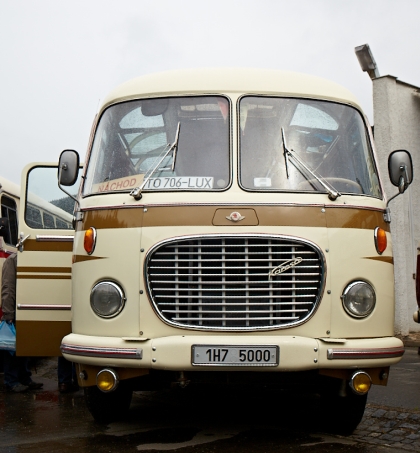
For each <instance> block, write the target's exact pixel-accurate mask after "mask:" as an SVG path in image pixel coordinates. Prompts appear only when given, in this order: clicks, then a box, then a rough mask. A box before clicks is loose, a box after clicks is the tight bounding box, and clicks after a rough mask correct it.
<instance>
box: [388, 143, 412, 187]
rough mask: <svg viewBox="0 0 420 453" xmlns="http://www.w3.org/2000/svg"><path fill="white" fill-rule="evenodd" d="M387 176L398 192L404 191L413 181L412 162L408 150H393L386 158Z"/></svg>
mask: <svg viewBox="0 0 420 453" xmlns="http://www.w3.org/2000/svg"><path fill="white" fill-rule="evenodd" d="M388 172H389V178H390V180H391V182H392V184H393V185H394V186H397V187H398V190H399V192H400V193H404V192H405V191H406V189H407V188H408V186H409V185H410V184H411V183H412V181H413V162H412V160H411V155H410V153H409V152H408V151H405V150H403V149H400V150H396V151H393V152H392V153H391V154H390V155H389V158H388Z"/></svg>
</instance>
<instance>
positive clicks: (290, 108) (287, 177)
mask: <svg viewBox="0 0 420 453" xmlns="http://www.w3.org/2000/svg"><path fill="white" fill-rule="evenodd" d="M239 110H240V111H239V115H240V119H239V121H240V184H241V186H242V187H243V188H245V189H247V190H258V191H261V190H264V191H265V190H268V191H269V190H274V191H299V192H304V191H318V192H327V193H330V194H331V193H338V195H340V194H341V193H347V194H358V195H369V196H373V197H380V196H381V189H380V186H379V179H378V175H377V172H376V168H375V166H374V163H373V157H372V150H371V148H370V145H369V141H368V139H367V135H366V134H367V132H366V128H365V125H364V122H363V119H362V117H361V115H360V113H359V112H358V111H357V110H356V109H354V108H352V107H350V106H348V105H342V104H338V103H334V102H327V101H317V100H308V99H295V98H274V97H256V96H246V97H243V98H242V99H241V101H240V109H239Z"/></svg>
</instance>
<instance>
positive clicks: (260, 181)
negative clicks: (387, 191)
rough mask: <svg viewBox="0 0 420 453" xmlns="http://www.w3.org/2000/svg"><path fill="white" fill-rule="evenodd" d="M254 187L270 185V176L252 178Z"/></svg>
mask: <svg viewBox="0 0 420 453" xmlns="http://www.w3.org/2000/svg"><path fill="white" fill-rule="evenodd" d="M254 187H271V178H254Z"/></svg>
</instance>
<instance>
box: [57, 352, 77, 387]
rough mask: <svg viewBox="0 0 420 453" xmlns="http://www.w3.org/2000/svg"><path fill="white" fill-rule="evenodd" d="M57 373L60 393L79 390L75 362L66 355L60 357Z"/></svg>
mask: <svg viewBox="0 0 420 453" xmlns="http://www.w3.org/2000/svg"><path fill="white" fill-rule="evenodd" d="M57 375H58V376H57V377H58V389H59V390H60V393H69V392H75V391H76V390H79V386H78V384H77V378H76V372H75V367H74V364H73V363H72V362H69V361H68V360H66V359H65V358H64V357H59V358H58V366H57Z"/></svg>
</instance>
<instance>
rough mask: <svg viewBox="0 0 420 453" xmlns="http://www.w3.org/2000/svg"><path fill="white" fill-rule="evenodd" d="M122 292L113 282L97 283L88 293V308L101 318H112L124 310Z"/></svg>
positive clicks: (124, 299)
mask: <svg viewBox="0 0 420 453" xmlns="http://www.w3.org/2000/svg"><path fill="white" fill-rule="evenodd" d="M125 301H126V298H125V296H124V292H123V290H122V289H121V288H120V286H118V285H117V284H116V283H114V282H99V283H97V284H96V285H95V286H94V287H93V288H92V291H91V293H90V306H91V307H92V310H93V311H94V312H95V313H96V314H97V315H98V316H100V317H101V318H112V317H114V316H117V315H118V313H120V312H121V310H122V309H123V308H124V304H125Z"/></svg>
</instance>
